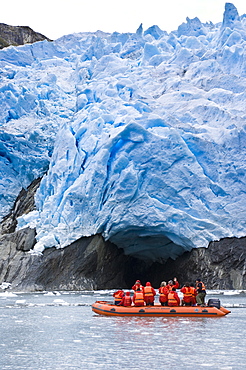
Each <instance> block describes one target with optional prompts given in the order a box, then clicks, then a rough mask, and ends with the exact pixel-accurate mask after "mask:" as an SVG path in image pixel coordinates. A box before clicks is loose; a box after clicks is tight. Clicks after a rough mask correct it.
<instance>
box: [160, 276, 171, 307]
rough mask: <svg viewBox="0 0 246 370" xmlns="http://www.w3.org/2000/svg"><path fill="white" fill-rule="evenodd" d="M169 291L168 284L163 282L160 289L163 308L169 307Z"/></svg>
mask: <svg viewBox="0 0 246 370" xmlns="http://www.w3.org/2000/svg"><path fill="white" fill-rule="evenodd" d="M168 293H169V290H168V288H167V283H166V282H165V281H162V282H161V286H160V288H159V294H160V295H159V302H160V304H161V305H162V306H167V301H168V299H167V296H168Z"/></svg>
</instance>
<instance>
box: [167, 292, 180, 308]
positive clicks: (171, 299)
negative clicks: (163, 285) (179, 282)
mask: <svg viewBox="0 0 246 370" xmlns="http://www.w3.org/2000/svg"><path fill="white" fill-rule="evenodd" d="M174 295H175V292H173V291H171V292H169V293H168V296H167V298H168V303H171V304H174V305H175V304H176V305H178V302H177V300H176V298H175V297H174Z"/></svg>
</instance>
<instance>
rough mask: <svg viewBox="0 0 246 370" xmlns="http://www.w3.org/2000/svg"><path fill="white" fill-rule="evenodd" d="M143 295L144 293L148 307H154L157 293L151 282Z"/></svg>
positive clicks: (147, 284)
mask: <svg viewBox="0 0 246 370" xmlns="http://www.w3.org/2000/svg"><path fill="white" fill-rule="evenodd" d="M143 293H144V301H145V303H146V306H154V301H155V295H156V291H155V289H154V288H153V287H152V286H151V284H150V282H149V281H148V282H147V283H146V286H145V287H144V288H143Z"/></svg>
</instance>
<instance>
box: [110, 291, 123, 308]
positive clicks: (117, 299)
mask: <svg viewBox="0 0 246 370" xmlns="http://www.w3.org/2000/svg"><path fill="white" fill-rule="evenodd" d="M124 295H125V293H124V290H122V289H119V290H117V292H114V294H113V297H114V304H115V305H118V304H119V303H120V302H121V300H122V298H123V297H124Z"/></svg>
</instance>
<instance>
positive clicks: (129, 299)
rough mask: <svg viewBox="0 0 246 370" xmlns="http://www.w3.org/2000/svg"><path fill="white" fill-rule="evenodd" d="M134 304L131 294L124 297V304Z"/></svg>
mask: <svg viewBox="0 0 246 370" xmlns="http://www.w3.org/2000/svg"><path fill="white" fill-rule="evenodd" d="M131 305H132V299H131V297H130V296H129V295H126V296H125V298H124V306H131Z"/></svg>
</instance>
